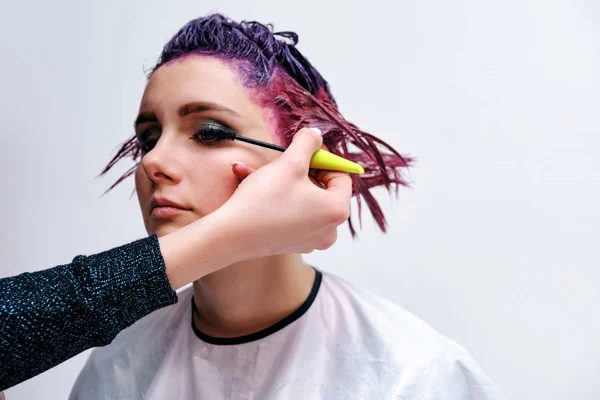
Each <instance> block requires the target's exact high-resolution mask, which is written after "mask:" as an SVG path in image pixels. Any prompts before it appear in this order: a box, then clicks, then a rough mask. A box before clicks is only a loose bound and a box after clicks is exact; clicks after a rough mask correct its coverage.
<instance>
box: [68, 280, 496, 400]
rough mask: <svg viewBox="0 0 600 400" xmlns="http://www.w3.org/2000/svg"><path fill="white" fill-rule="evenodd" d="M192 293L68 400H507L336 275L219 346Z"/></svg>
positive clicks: (127, 341)
mask: <svg viewBox="0 0 600 400" xmlns="http://www.w3.org/2000/svg"><path fill="white" fill-rule="evenodd" d="M319 283H320V285H319ZM192 295H193V292H192V289H191V288H188V289H185V290H184V291H182V292H181V293H179V302H178V303H177V304H175V305H173V306H170V307H167V308H164V309H162V310H159V311H157V312H155V313H153V314H151V315H148V316H147V317H145V318H143V319H142V320H140V321H138V322H137V323H135V324H134V325H132V326H131V327H129V328H128V329H126V330H124V331H123V332H121V333H120V334H119V335H118V336H117V337H116V338H115V340H114V341H113V342H112V343H111V344H110V345H108V346H105V347H102V348H97V349H95V350H94V351H93V352H92V354H91V356H90V358H89V360H88V361H87V364H86V365H85V367H84V369H83V371H82V372H81V374H80V375H79V377H78V379H77V382H76V383H75V386H74V388H73V390H72V392H71V397H70V399H72V400H76V399H81V400H94V399H129V400H135V399H142V398H143V399H147V400H165V399H167V400H175V399H209V400H220V399H261V400H262V399H269V400H271V399H327V400H336V399H340V400H342V399H343V400H348V399H373V400H384V399H396V400H400V399H402V400H408V399H418V400H433V399H436V400H439V399H448V400H458V399H461V400H484V399H485V400H492V399H502V398H503V397H502V396H501V395H500V393H499V392H498V391H497V389H496V388H495V387H494V385H493V384H492V383H491V382H490V380H489V379H488V378H487V377H486V375H485V373H484V372H483V371H482V370H481V368H480V367H479V366H478V365H477V363H476V362H475V361H474V360H473V359H472V358H471V357H470V356H469V354H468V353H467V352H466V351H465V350H464V349H463V348H462V347H460V346H459V345H457V344H456V343H454V342H453V341H451V340H449V339H447V338H445V337H444V336H442V335H441V334H439V333H438V332H436V331H435V330H433V329H432V328H430V327H429V326H428V325H427V324H425V323H424V322H422V321H421V320H419V319H417V318H416V317H414V316H413V315H411V314H410V313H408V312H407V311H405V310H403V309H402V308H401V307H399V306H398V305H396V304H394V303H392V302H390V301H388V300H385V299H383V298H381V297H379V296H376V295H374V294H372V293H369V292H367V291H364V290H361V289H358V288H356V287H354V286H352V285H351V284H349V283H347V282H346V281H344V280H343V279H341V278H339V277H336V276H334V275H331V274H327V273H323V274H322V279H321V276H320V274H318V275H317V280H316V282H315V288H313V293H312V297H309V299H308V300H307V302H306V303H305V304H304V305H303V307H301V309H300V310H298V311H297V312H296V313H294V315H292V316H290V318H287V319H286V320H285V321H282V323H279V324H277V325H278V326H276V327H274V328H273V329H271V330H270V331H268V332H262V333H259V334H258V335H255V336H254V340H250V341H248V339H252V338H248V337H246V339H243V340H237V342H236V339H230V340H232V341H233V342H227V339H225V343H220V344H214V343H209V342H211V341H213V340H211V338H210V337H204V336H205V335H202V333H200V332H195V330H193V329H192V323H191V321H192V307H191V303H192ZM290 321H291V322H290ZM265 335H266V336H265ZM261 336H264V337H261ZM200 337H203V339H201V338H200ZM256 337H260V338H259V339H256ZM213 339H214V338H213ZM217 341H218V339H217Z"/></svg>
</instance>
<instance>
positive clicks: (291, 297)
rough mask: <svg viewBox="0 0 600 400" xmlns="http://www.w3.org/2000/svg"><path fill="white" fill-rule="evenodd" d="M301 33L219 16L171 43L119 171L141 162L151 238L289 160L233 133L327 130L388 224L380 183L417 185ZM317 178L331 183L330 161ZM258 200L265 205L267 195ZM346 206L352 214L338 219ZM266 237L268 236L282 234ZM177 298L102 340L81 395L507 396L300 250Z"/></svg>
mask: <svg viewBox="0 0 600 400" xmlns="http://www.w3.org/2000/svg"><path fill="white" fill-rule="evenodd" d="M296 42H297V36H296V34H294V33H291V32H281V33H273V31H272V29H271V27H270V26H265V25H262V24H259V23H253V22H252V23H245V22H243V23H236V22H234V21H231V20H229V19H227V18H225V17H223V16H221V15H211V16H208V17H205V18H199V19H196V20H193V21H191V22H189V23H188V24H186V25H185V26H184V27H183V28H182V29H181V30H180V31H179V32H178V33H177V34H176V35H175V36H174V37H173V38H172V39H171V40H170V41H169V42H168V43H167V45H166V46H165V48H164V49H163V52H162V55H161V57H160V60H159V62H158V64H157V66H156V67H155V68H154V70H153V71H152V73H151V75H150V78H149V80H148V84H147V86H146V89H145V91H144V94H143V97H142V100H141V104H140V111H139V115H138V117H137V120H136V123H135V126H136V135H135V137H133V138H131V139H130V140H129V141H127V142H126V143H125V144H124V145H123V147H122V148H121V151H120V152H119V153H118V154H117V156H116V157H115V159H113V160H112V161H111V163H110V164H109V166H108V167H109V168H110V167H111V166H112V165H113V164H114V162H116V161H118V160H120V159H121V158H123V157H126V156H132V157H133V158H134V159H138V158H139V157H141V161H140V162H139V164H138V165H137V166H136V167H134V169H132V170H131V173H135V181H136V188H137V195H138V199H139V202H140V208H141V211H142V215H143V218H144V223H145V226H146V229H147V231H148V232H149V233H151V234H156V235H157V236H158V237H161V236H162V235H168V234H169V233H170V232H173V231H174V230H177V229H180V228H181V227H184V226H186V225H187V224H191V223H193V222H194V221H197V220H202V219H203V218H207V216H210V215H211V213H212V212H213V211H214V210H217V209H218V208H219V207H220V206H221V205H222V204H223V203H225V202H227V201H228V200H229V198H230V196H232V193H234V191H235V189H236V187H237V184H238V183H239V180H238V178H237V177H236V176H235V175H234V174H232V172H231V163H232V162H233V163H236V162H241V163H242V164H244V165H247V166H250V167H252V168H256V167H260V166H261V165H264V164H266V163H269V162H270V161H272V160H274V159H275V158H277V157H278V156H279V153H277V152H275V151H272V150H268V149H264V148H260V147H257V146H253V145H250V144H246V143H242V142H238V141H227V140H221V139H220V138H221V133H222V132H224V131H234V132H235V133H236V134H238V135H242V136H247V137H251V138H254V139H258V140H261V141H267V142H272V143H277V144H280V145H288V144H289V143H290V141H291V139H292V137H293V136H294V135H295V134H296V132H298V130H299V129H300V128H303V127H313V128H318V129H320V131H321V132H322V135H323V143H324V145H325V146H326V147H327V148H328V149H329V150H330V151H332V152H334V153H337V154H339V155H342V156H344V157H346V158H349V159H352V160H354V161H357V162H360V163H361V164H362V165H363V166H364V167H365V171H366V174H365V175H363V176H353V177H352V184H353V190H354V194H356V195H357V196H358V198H359V199H360V198H361V197H362V198H363V199H364V200H366V203H367V205H368V207H369V209H370V211H371V213H372V214H373V216H374V217H375V219H376V221H377V222H378V224H379V226H380V227H381V228H382V229H384V227H385V219H384V217H383V214H382V213H381V210H380V208H379V206H378V204H377V202H376V201H375V199H374V198H373V197H372V195H371V193H370V191H369V190H370V189H371V188H372V187H374V186H378V185H384V186H386V187H388V188H389V187H390V185H391V184H395V185H403V184H405V181H404V179H403V177H402V174H401V171H402V169H403V168H405V167H407V166H408V165H409V164H410V161H411V160H410V159H409V158H407V157H402V156H401V155H400V154H399V153H398V152H396V151H395V150H394V149H392V148H391V147H390V146H388V145H386V144H385V143H384V142H382V141H381V140H379V139H377V138H376V137H374V136H372V135H370V134H367V133H366V132H363V131H361V130H360V129H358V128H357V127H356V126H355V125H353V124H351V123H350V122H348V121H347V120H346V119H344V117H343V116H342V115H341V114H340V112H339V110H338V109H337V107H336V105H335V101H334V99H333V97H332V95H331V92H330V90H329V87H328V85H327V83H326V81H325V80H324V79H323V78H322V77H321V75H320V74H319V73H318V72H317V71H316V69H315V68H314V67H313V66H312V65H311V64H310V63H309V62H308V61H307V60H306V58H304V57H303V56H302V55H301V54H300V52H299V51H298V49H297V48H296V47H295V45H296ZM312 176H313V178H315V179H316V181H320V182H322V183H323V184H324V185H325V186H327V185H329V184H330V182H329V178H328V175H327V173H325V172H323V171H313V172H312ZM272 184H273V185H277V184H278V183H277V182H276V181H274V182H272ZM314 189H315V190H317V191H320V190H323V189H322V188H319V187H316V186H315V187H314ZM252 204H253V206H254V210H255V212H256V213H258V215H265V216H266V215H267V212H268V210H267V209H266V207H267V205H266V198H265V196H264V194H263V192H262V191H261V190H256V192H255V198H254V199H253V201H252ZM261 204H265V206H264V208H263V209H261ZM286 206H287V207H288V208H289V210H294V209H296V208H297V207H298V206H299V204H298V203H297V202H295V201H290V202H289V203H288V204H286ZM359 211H360V210H359ZM348 216H349V212H348V210H347V209H346V210H345V212H344V213H340V215H338V216H336V217H335V218H334V219H333V221H335V222H336V223H337V222H340V221H343V220H345V219H347V218H348ZM280 218H283V219H285V218H287V216H286V215H285V214H282V215H281V216H280ZM306 218H307V220H308V219H310V218H312V216H311V214H307V215H306ZM240 224H242V225H243V224H244V217H240ZM350 227H351V229H353V228H352V225H350ZM353 233H354V230H353ZM334 240H335V238H334V237H332V238H331V243H333V241H334ZM254 241H255V245H256V246H259V247H260V246H268V243H269V238H267V237H262V236H256V237H254ZM229 245H230V246H232V248H235V246H236V243H230V244H229ZM178 296H179V302H178V304H177V305H175V306H172V307H168V308H165V309H163V310H161V311H159V312H156V313H154V314H152V315H150V316H148V317H146V318H144V319H143V320H141V321H139V322H138V323H136V324H134V325H133V326H132V327H131V328H129V329H127V330H126V331H124V332H122V333H121V334H120V335H119V336H117V338H116V339H115V340H114V341H113V343H111V344H110V345H109V346H106V347H104V348H101V349H97V350H95V351H94V352H93V354H92V356H91V357H90V359H89V360H88V362H87V364H86V366H85V367H84V369H83V371H82V373H81V375H80V376H79V378H78V380H77V382H76V384H75V387H74V389H73V391H72V394H71V398H72V399H95V398H98V399H104V398H130V399H137V398H145V399H165V398H182V399H191V398H197V399H231V398H240V399H242V398H244V399H248V398H254V399H314V398H323V399H367V398H368V399H378V400H379V399H413V398H415V399H441V398H443V399H467V398H468V399H497V398H500V395H499V394H498V392H497V391H496V389H495V388H494V386H493V385H492V384H491V383H490V382H489V380H488V379H487V377H486V376H485V374H484V373H483V372H482V371H481V369H480V368H479V367H478V366H477V364H476V363H475V362H474V361H473V360H472V359H471V358H470V356H469V355H468V353H467V352H466V351H465V350H464V349H462V348H461V347H460V346H458V345H457V344H455V343H454V342H452V341H450V340H449V339H447V338H445V337H443V336H442V335H440V334H439V333H437V332H436V331H434V330H433V329H431V328H430V327H428V326H427V325H426V324H425V323H423V322H421V321H420V320H418V319H417V318H415V317H414V316H412V315H410V314H409V313H407V312H406V311H404V310H403V309H402V308H400V307H399V306H397V305H395V304H393V303H391V302H389V301H387V300H385V299H382V298H380V297H378V296H376V295H374V294H371V293H368V292H366V291H364V290H361V289H359V288H356V287H354V286H353V285H351V284H349V283H347V282H345V281H344V280H342V279H340V278H338V277H336V276H333V275H331V274H328V273H325V272H322V271H320V270H319V269H317V268H313V267H312V266H309V265H307V264H306V263H305V262H304V261H303V259H302V256H301V255H300V254H299V253H297V252H294V251H292V250H291V251H289V252H287V253H284V254H278V255H272V256H267V257H257V258H253V259H247V260H244V261H240V262H234V263H232V264H231V265H229V266H228V267H226V268H224V269H222V270H219V271H215V272H214V273H211V274H209V275H206V276H204V277H203V278H201V279H199V280H197V281H195V282H194V284H193V286H192V287H190V288H188V289H185V290H183V291H182V292H180V293H179V294H178Z"/></svg>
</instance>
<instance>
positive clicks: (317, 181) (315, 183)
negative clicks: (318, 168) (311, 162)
mask: <svg viewBox="0 0 600 400" xmlns="http://www.w3.org/2000/svg"><path fill="white" fill-rule="evenodd" d="M308 179H310V181H311V182H312V183H313V184H314V185H315V186H316V187H319V188H321V189H326V187H325V185H324V184H323V183H322V182H321V181H319V180H317V179H316V178H315V177H313V176H311V175H309V176H308Z"/></svg>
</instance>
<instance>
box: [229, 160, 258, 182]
mask: <svg viewBox="0 0 600 400" xmlns="http://www.w3.org/2000/svg"><path fill="white" fill-rule="evenodd" d="M231 169H232V171H233V174H234V175H235V176H237V177H238V178H239V180H240V181H243V180H244V179H246V178H247V177H248V175H250V174H251V173H253V172H254V171H256V169H255V168H252V167H249V166H247V165H246V164H244V163H242V162H239V161H234V162H232V163H231Z"/></svg>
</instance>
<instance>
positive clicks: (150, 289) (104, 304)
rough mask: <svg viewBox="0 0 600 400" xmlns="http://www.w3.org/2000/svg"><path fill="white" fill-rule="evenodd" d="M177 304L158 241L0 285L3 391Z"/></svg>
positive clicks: (81, 259)
mask: <svg viewBox="0 0 600 400" xmlns="http://www.w3.org/2000/svg"><path fill="white" fill-rule="evenodd" d="M176 302H177V296H176V293H175V292H174V291H173V290H172V289H171V286H170V284H169V281H168V280H167V275H166V274H165V265H164V261H163V259H162V257H161V253H160V248H159V245H158V241H157V239H156V237H149V238H146V239H142V240H139V241H136V242H133V243H131V244H128V245H125V246H122V247H118V248H116V249H112V250H110V251H107V252H104V253H100V254H97V255H93V256H89V257H84V256H78V257H75V259H74V260H73V263H71V264H68V265H61V266H58V267H55V268H51V269H48V270H45V271H39V272H35V273H26V274H22V275H19V276H17V277H12V278H5V279H1V280H0V390H3V389H6V388H8V387H11V386H13V385H16V384H17V383H19V382H22V381H24V380H26V379H28V378H31V377H33V376H35V375H37V374H39V373H41V372H43V371H46V370H48V369H50V368H52V367H54V366H55V365H58V364H60V363H61V362H63V361H65V360H67V359H69V358H71V357H73V356H75V355H77V354H79V353H80V352H82V351H84V350H86V349H88V348H91V347H96V346H103V345H106V344H108V343H110V342H111V341H112V340H113V338H114V337H115V336H116V335H117V334H118V333H119V332H120V331H121V330H123V329H125V328H126V327H128V326H129V325H131V324H132V323H134V322H135V321H136V320H138V319H140V318H142V317H143V316H145V315H147V314H149V313H151V312H152V311H154V310H156V309H159V308H162V307H164V306H166V305H169V304H173V303H176Z"/></svg>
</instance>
